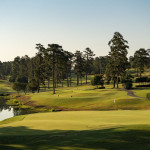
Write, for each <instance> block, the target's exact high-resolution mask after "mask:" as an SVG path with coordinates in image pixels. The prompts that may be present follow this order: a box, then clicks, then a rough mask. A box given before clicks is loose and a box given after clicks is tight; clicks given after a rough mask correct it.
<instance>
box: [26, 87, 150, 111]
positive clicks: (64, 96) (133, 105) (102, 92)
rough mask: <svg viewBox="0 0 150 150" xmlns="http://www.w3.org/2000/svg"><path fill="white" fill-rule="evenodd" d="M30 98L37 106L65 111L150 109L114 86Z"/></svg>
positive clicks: (149, 103) (67, 90)
mask: <svg viewBox="0 0 150 150" xmlns="http://www.w3.org/2000/svg"><path fill="white" fill-rule="evenodd" d="M120 87H122V86H121V85H120ZM137 91H138V90H137ZM138 92H139V93H140V90H139V91H138ZM28 96H29V97H30V99H28V101H31V102H34V104H35V105H37V106H50V107H58V108H60V109H63V110H116V109H117V110H118V109H150V102H149V101H148V100H146V99H139V98H135V97H131V96H128V95H127V92H126V91H122V90H118V89H112V85H106V89H94V87H93V86H89V85H84V86H79V87H69V88H67V87H65V88H58V89H57V90H56V94H52V91H47V92H41V93H35V94H29V95H28ZM114 99H115V103H114Z"/></svg>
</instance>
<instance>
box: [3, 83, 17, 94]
mask: <svg viewBox="0 0 150 150" xmlns="http://www.w3.org/2000/svg"><path fill="white" fill-rule="evenodd" d="M12 92H16V91H14V90H13V89H12V85H11V83H10V82H8V81H6V80H0V93H12Z"/></svg>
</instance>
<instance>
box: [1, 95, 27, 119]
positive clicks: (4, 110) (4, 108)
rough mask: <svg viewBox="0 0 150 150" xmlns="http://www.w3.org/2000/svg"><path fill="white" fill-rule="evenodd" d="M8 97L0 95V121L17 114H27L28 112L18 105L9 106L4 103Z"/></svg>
mask: <svg viewBox="0 0 150 150" xmlns="http://www.w3.org/2000/svg"><path fill="white" fill-rule="evenodd" d="M7 101H8V99H6V98H5V97H2V96H0V121H2V120H5V119H8V118H11V117H14V116H18V115H24V114H29V113H30V112H29V111H27V110H23V109H21V107H20V106H17V107H16V106H9V105H7V104H6V102H7Z"/></svg>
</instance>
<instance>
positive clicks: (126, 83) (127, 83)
mask: <svg viewBox="0 0 150 150" xmlns="http://www.w3.org/2000/svg"><path fill="white" fill-rule="evenodd" d="M132 78H133V77H132V76H131V75H130V74H127V75H126V76H125V77H123V78H122V85H123V87H124V88H125V89H128V90H129V89H132V86H133V84H132V83H133V81H132Z"/></svg>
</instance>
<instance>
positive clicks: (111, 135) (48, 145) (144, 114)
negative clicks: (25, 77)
mask: <svg viewBox="0 0 150 150" xmlns="http://www.w3.org/2000/svg"><path fill="white" fill-rule="evenodd" d="M149 116H150V111H72V112H56V113H38V114H30V115H26V116H24V119H23V120H22V118H21V119H19V120H18V119H14V120H12V121H11V122H9V123H7V124H2V125H0V148H1V149H10V150H13V149H19V150H20V149H27V150H32V149H36V150H45V149H53V150H55V149H57V150H58V149H59V150H70V149H71V150H76V149H78V150H94V149H95V150H109V149H115V150H120V149H121V150H122V149H123V150H126V149H132V150H141V149H142V150H148V149H150V142H149V141H150V119H149ZM20 117H21V116H20ZM15 118H16V117H15Z"/></svg>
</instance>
